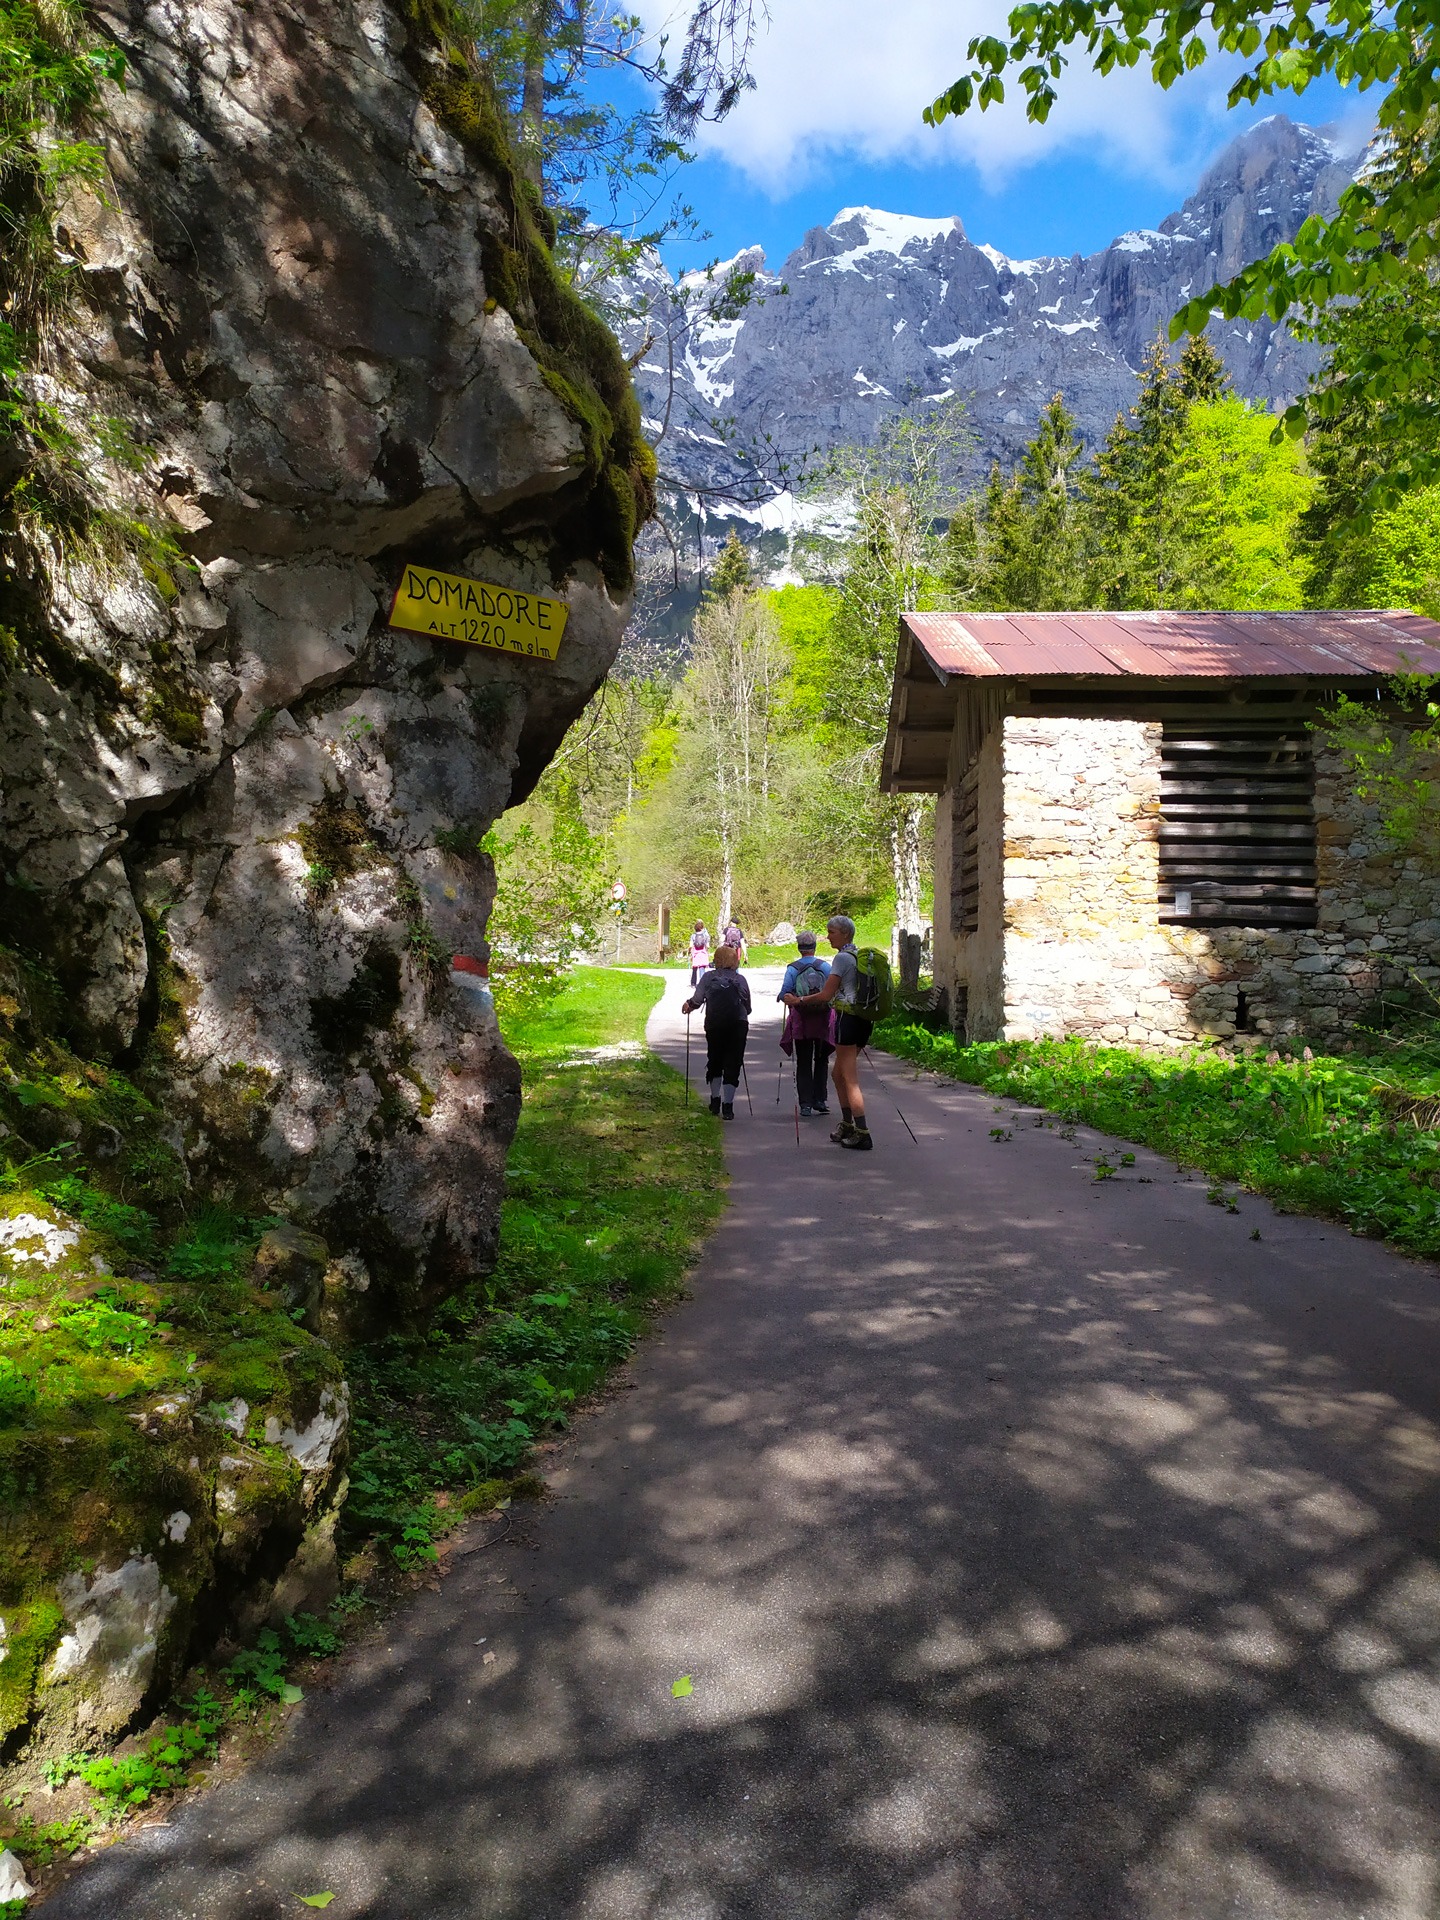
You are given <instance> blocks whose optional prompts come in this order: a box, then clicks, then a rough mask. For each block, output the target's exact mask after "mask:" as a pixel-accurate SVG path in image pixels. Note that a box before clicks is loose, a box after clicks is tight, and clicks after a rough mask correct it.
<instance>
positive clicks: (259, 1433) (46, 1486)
mask: <svg viewBox="0 0 1440 1920" xmlns="http://www.w3.org/2000/svg"><path fill="white" fill-rule="evenodd" d="M395 967H396V972H397V974H398V960H397V961H396V962H395ZM181 988H183V982H179V983H178V984H177V983H174V982H172V984H171V986H170V988H169V989H167V991H168V992H169V993H171V994H172V995H175V994H178V993H179V991H180V990H181ZM63 1006H64V998H63V994H62V993H61V992H60V991H59V989H58V987H57V985H56V983H55V982H54V980H53V979H52V978H51V977H50V976H49V975H48V974H46V973H45V972H44V970H43V969H41V968H39V967H37V966H35V965H34V964H33V963H31V962H27V961H25V960H23V959H22V958H21V957H20V956H18V955H16V954H14V953H13V952H10V951H8V950H6V949H4V948H0V1118H3V1122H4V1127H5V1129H6V1130H5V1131H4V1132H3V1133H0V1218H3V1219H13V1218H14V1217H15V1216H17V1215H19V1214H29V1215H34V1216H36V1217H37V1218H38V1219H39V1220H40V1221H41V1222H45V1223H48V1224H49V1225H51V1226H52V1227H56V1228H59V1229H61V1231H62V1232H63V1235H64V1237H65V1244H64V1246H63V1247H62V1248H60V1249H59V1250H58V1252H57V1250H56V1247H55V1245H54V1244H53V1243H52V1244H51V1246H50V1247H49V1248H48V1249H45V1252H46V1255H47V1257H46V1259H45V1260H43V1261H41V1260H17V1259H16V1258H15V1257H14V1252H15V1251H16V1249H12V1250H11V1251H10V1252H8V1253H3V1254H0V1273H3V1281H4V1284H3V1287H0V1620H3V1621H4V1623H5V1629H6V1636H7V1637H6V1643H5V1644H6V1657H5V1658H4V1659H3V1660H0V1739H4V1738H5V1737H6V1736H7V1735H12V1736H15V1738H17V1739H21V1738H22V1737H23V1736H22V1734H21V1731H20V1730H22V1729H24V1728H25V1727H26V1726H27V1725H28V1723H29V1722H30V1720H31V1718H32V1715H33V1712H34V1704H35V1689H36V1686H37V1684H38V1682H39V1677H40V1674H41V1672H42V1670H43V1665H44V1661H45V1659H46V1657H47V1656H48V1653H49V1651H50V1649H51V1647H52V1646H53V1644H54V1640H55V1637H56V1635H57V1633H58V1632H59V1630H60V1621H59V1612H58V1609H57V1607H56V1606H55V1597H56V1583H57V1582H58V1581H59V1580H60V1579H61V1578H63V1577H64V1575H65V1574H67V1573H70V1572H72V1571H75V1570H77V1569H79V1570H83V1571H84V1572H86V1573H87V1574H90V1573H93V1572H94V1570H95V1568H96V1567H97V1566H100V1565H108V1566H115V1565H118V1564H120V1563H121V1562H122V1561H124V1560H125V1559H127V1558H128V1557H129V1556H130V1555H131V1554H132V1553H133V1552H134V1550H135V1549H136V1548H137V1547H138V1548H139V1549H140V1551H141V1552H143V1553H149V1554H153V1555H155V1556H156V1558H157V1559H158V1560H159V1562H160V1566H161V1569H162V1576H163V1578H164V1580H165V1583H166V1585H167V1586H168V1587H169V1589H170V1591H171V1592H172V1593H174V1594H175V1595H176V1596H177V1598H178V1600H179V1602H180V1605H179V1607H178V1608H177V1611H176V1614H175V1615H174V1617H173V1621H172V1627H171V1632H170V1636H169V1640H168V1642H167V1649H166V1659H167V1660H169V1661H170V1662H171V1663H172V1665H173V1664H174V1663H175V1662H178V1661H179V1660H181V1659H182V1658H183V1655H184V1652H185V1645H186V1640H187V1636H188V1635H189V1633H190V1631H191V1628H192V1625H193V1623H194V1622H195V1621H196V1620H198V1619H199V1618H200V1616H201V1613H205V1616H206V1617H207V1618H210V1617H212V1616H213V1618H214V1620H215V1621H216V1622H217V1623H218V1619H219V1618H220V1617H221V1615H222V1613H223V1606H222V1604H221V1603H220V1602H219V1601H216V1600H207V1599H205V1598H204V1596H205V1595H206V1594H207V1593H213V1592H214V1590H215V1586H216V1580H217V1575H216V1571H215V1555H216V1553H217V1552H218V1551H219V1543H218V1538H217V1534H216V1528H215V1525H214V1523H213V1521H212V1520H211V1518H210V1515H211V1514H212V1512H213V1510H214V1509H215V1505H216V1492H217V1485H218V1483H219V1482H220V1480H221V1479H222V1478H224V1476H225V1474H228V1473H231V1472H232V1471H233V1470H232V1469H229V1468H226V1469H224V1470H223V1472H222V1468H221V1461H222V1460H224V1459H231V1458H238V1459H240V1460H242V1461H243V1463H244V1466H243V1471H242V1473H241V1475H240V1477H241V1479H242V1480H243V1482H244V1485H245V1488H246V1495H245V1498H246V1500H247V1501H248V1502H250V1503H251V1504H252V1505H255V1504H256V1503H259V1504H258V1505H257V1506H256V1510H257V1511H259V1510H260V1507H263V1511H264V1514H266V1515H272V1516H274V1524H276V1525H277V1526H279V1527H280V1529H281V1531H282V1533H283V1534H284V1536H285V1538H287V1539H288V1538H289V1534H290V1533H291V1532H294V1531H296V1530H298V1528H299V1527H300V1525H301V1524H303V1509H302V1505H301V1492H302V1489H303V1476H302V1474H301V1471H300V1469H299V1467H298V1466H297V1465H296V1463H295V1462H294V1461H293V1460H291V1459H290V1458H289V1456H288V1455H287V1454H284V1453H283V1452H281V1451H279V1450H277V1449H275V1448H270V1447H266V1446H264V1445H263V1444H261V1442H262V1438H263V1432H264V1424H265V1419H266V1417H267V1416H268V1415H269V1414H271V1413H274V1414H277V1415H279V1416H280V1417H282V1418H283V1419H284V1420H285V1421H286V1422H287V1423H288V1424H293V1425H296V1426H300V1427H303V1426H304V1425H305V1424H307V1423H308V1421H309V1420H310V1419H311V1418H312V1417H313V1414H314V1412H315V1409H316V1408H317V1407H318V1405H319V1402H320V1397H321V1395H322V1393H323V1392H324V1390H325V1388H326V1387H327V1386H330V1387H334V1386H337V1385H338V1384H339V1381H340V1378H341V1366H340V1362H339V1360H338V1359H337V1357H336V1356H335V1354H334V1353H332V1352H331V1351H330V1349H329V1348H328V1347H326V1346H325V1345H324V1344H323V1343H321V1342H319V1341H317V1340H315V1339H314V1338H313V1337H312V1336H311V1335H310V1334H309V1333H307V1332H306V1331H304V1329H303V1328H301V1327H299V1326H297V1325H296V1324H295V1323H294V1321H293V1320H292V1319H291V1317H290V1315H289V1314H288V1313H287V1312H286V1311H285V1310H284V1308H283V1306H281V1305H280V1304H279V1303H278V1302H277V1300H276V1299H275V1298H273V1297H271V1296H267V1295H265V1294H262V1293H261V1292H259V1291H258V1290H257V1289H256V1288H255V1286H254V1285H253V1284H252V1273H251V1269H252V1264H253V1255H254V1248H255V1245H256V1242H257V1240H258V1238H259V1234H260V1232H261V1231H262V1230H263V1227H264V1226H265V1224H266V1221H265V1220H264V1219H258V1218H239V1217H237V1216H235V1215H234V1214H233V1213H231V1212H227V1211H226V1210H225V1209H224V1208H223V1207H220V1206H217V1205H216V1204H214V1203H213V1200H209V1201H208V1204H207V1195H206V1193H205V1191H204V1190H203V1189H202V1190H200V1191H197V1188H196V1185H195V1184H194V1182H195V1180H196V1177H197V1176H196V1173H195V1171H194V1170H190V1171H189V1172H188V1173H187V1169H186V1168H185V1166H184V1165H183V1164H182V1163H181V1161H180V1160H179V1157H178V1156H177V1155H176V1153H175V1151H174V1149H173V1147H172V1146H171V1145H170V1143H169V1142H168V1141H167V1140H166V1138H165V1134H164V1129H165V1128H166V1127H167V1126H168V1125H169V1120H168V1117H167V1112H166V1110H165V1108H164V1107H163V1106H162V1104H161V1103H160V1102H159V1101H158V1100H157V1099H153V1098H151V1096H150V1093H149V1092H148V1091H147V1090H146V1088H144V1087H143V1086H141V1085H139V1084H137V1082H136V1079H135V1077H134V1074H133V1073H128V1074H127V1073H126V1072H124V1071H122V1070H120V1069H118V1068H116V1067H114V1066H111V1065H108V1064H105V1063H102V1062H97V1061H93V1060H86V1059H84V1058H82V1057H81V1056H79V1055H77V1054H76V1053H74V1052H73V1051H72V1050H71V1049H70V1048H69V1047H68V1046H67V1045H66V1044H65V1043H64V1041H63V1040H62V1039H60V1038H59V1037H58V1036H57V1033H56V1031H55V1025H56V1022H57V1021H58V1019H59V1018H60V1016H61V1015H62V1013H63ZM270 1086H271V1083H270V1080H269V1076H268V1075H266V1074H264V1073H263V1072H261V1071H259V1070H258V1069H255V1068H249V1067H241V1066H237V1067H235V1068H233V1069H231V1070H230V1071H229V1072H228V1073H226V1074H222V1075H219V1076H217V1077H216V1080H215V1083H214V1085H213V1086H208V1085H207V1087H206V1089H205V1090H204V1091H205V1093H206V1095H207V1097H213V1099H214V1100H216V1101H220V1102H231V1103H234V1106H235V1109H236V1110H238V1111H242V1112H244V1113H245V1114H247V1115H249V1116H252V1117H253V1116H255V1115H257V1114H258V1115H259V1116H260V1118H261V1121H262V1123H263V1117H264V1114H265V1111H266V1103H267V1101H268V1098H269V1092H270ZM227 1124H231V1119H230V1116H229V1115H228V1112H227ZM117 1140H118V1142H119V1144H118V1146H117V1144H116V1143H117ZM37 1242H38V1236H32V1242H31V1244H29V1245H27V1244H26V1243H23V1242H22V1243H20V1246H19V1248H18V1250H19V1251H29V1250H31V1246H32V1245H35V1244H36V1243H37ZM237 1396H239V1397H241V1398H243V1399H245V1400H246V1401H247V1402H248V1403H249V1405H250V1408H251V1419H250V1428H251V1432H250V1433H249V1435H248V1436H246V1437H243V1438H241V1437H237V1436H235V1435H234V1434H233V1433H231V1432H230V1431H228V1430H227V1429H226V1428H224V1427H222V1426H221V1425H219V1424H218V1422H217V1420H216V1417H215V1416H214V1415H213V1414H212V1413H210V1412H207V1409H208V1408H210V1407H212V1406H213V1405H214V1404H215V1403H216V1402H221V1403H227V1404H228V1403H232V1402H233V1401H234V1399H235V1398H236V1397H237ZM272 1456H273V1458H272ZM177 1509H183V1510H184V1511H185V1512H186V1513H187V1514H189V1515H190V1519H191V1524H190V1528H189V1530H188V1533H187V1535H186V1539H185V1541H184V1543H183V1544H182V1543H178V1542H175V1541H172V1540H171V1539H170V1538H169V1536H168V1534H167V1532H166V1527H165V1520H166V1516H167V1515H168V1514H171V1513H173V1512H175V1511H176V1510H177ZM264 1524H270V1522H269V1521H266V1522H265V1523H264ZM261 1533H262V1525H261V1523H260V1522H259V1521H257V1522H256V1523H255V1524H253V1525H252V1524H250V1523H249V1522H248V1521H247V1531H246V1533H245V1537H244V1540H243V1541H241V1542H239V1543H238V1544H233V1545H232V1546H231V1547H230V1548H227V1552H228V1553H229V1554H230V1562H227V1565H228V1564H230V1563H231V1562H236V1563H237V1564H238V1565H243V1564H245V1556H246V1555H247V1554H248V1553H249V1552H250V1551H252V1550H253V1549H254V1548H255V1547H256V1546H258V1545H259V1544H260V1539H261ZM237 1556H238V1562H237ZM197 1609H198V1611H197ZM207 1610H208V1611H207ZM167 1677H170V1675H169V1670H168V1669H167V1672H166V1674H165V1675H162V1680H163V1679H165V1678H167Z"/></svg>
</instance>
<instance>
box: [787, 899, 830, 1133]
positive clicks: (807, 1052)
mask: <svg viewBox="0 0 1440 1920" xmlns="http://www.w3.org/2000/svg"><path fill="white" fill-rule="evenodd" d="M795 945H796V946H797V947H798V948H799V949H800V951H799V954H798V956H797V957H796V958H795V959H794V960H792V961H791V962H790V964H789V966H788V967H786V969H785V978H784V979H783V980H782V981H781V983H780V991H779V993H778V994H777V995H776V996H775V997H776V999H777V1000H782V1001H783V1002H784V1003H785V1006H786V1008H787V1009H788V1011H787V1012H786V1015H785V1031H784V1033H783V1034H781V1036H780V1045H781V1047H782V1048H783V1049H784V1050H785V1052H786V1053H789V1052H790V1050H791V1048H792V1047H793V1049H794V1052H795V1097H796V1099H797V1100H798V1101H799V1103H800V1118H801V1119H802V1120H808V1119H809V1118H810V1116H811V1115H812V1114H825V1113H829V1111H830V1109H829V1107H828V1106H827V1105H826V1104H825V1063H826V1061H827V1060H828V1059H829V1058H830V1053H831V1048H832V1044H833V1043H832V1041H831V1037H830V1027H831V1021H832V1018H833V1015H832V1013H831V1010H830V1008H829V1007H825V1006H811V1007H802V1006H801V1005H800V1001H801V1000H802V999H803V998H804V997H805V996H806V995H807V994H811V993H818V992H819V991H820V989H821V988H822V987H823V986H824V985H825V982H826V980H827V979H829V977H830V962H829V961H828V960H821V959H819V958H818V956H817V955H816V952H815V936H814V934H813V933H797V934H796V936H795Z"/></svg>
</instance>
